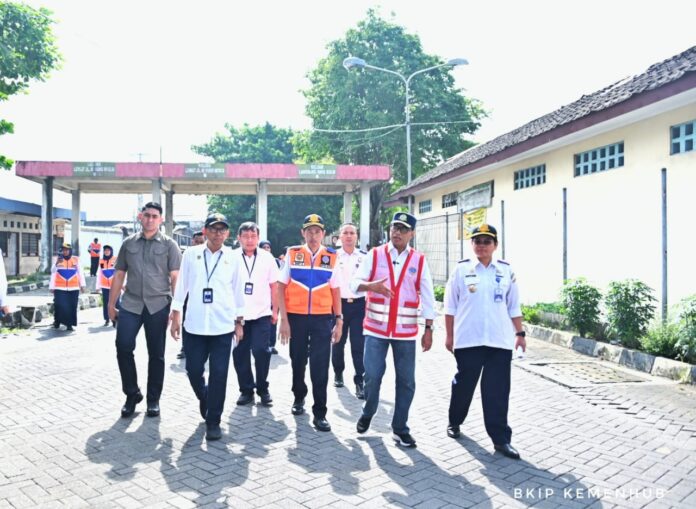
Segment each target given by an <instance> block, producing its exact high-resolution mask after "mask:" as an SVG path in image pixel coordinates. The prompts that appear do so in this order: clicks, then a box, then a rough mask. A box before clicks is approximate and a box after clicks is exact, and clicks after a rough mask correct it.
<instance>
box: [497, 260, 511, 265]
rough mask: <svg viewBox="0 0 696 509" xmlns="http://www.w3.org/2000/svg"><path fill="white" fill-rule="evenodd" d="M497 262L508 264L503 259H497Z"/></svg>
mask: <svg viewBox="0 0 696 509" xmlns="http://www.w3.org/2000/svg"><path fill="white" fill-rule="evenodd" d="M498 263H502V264H503V265H510V264H509V263H508V262H506V261H505V260H501V259H498Z"/></svg>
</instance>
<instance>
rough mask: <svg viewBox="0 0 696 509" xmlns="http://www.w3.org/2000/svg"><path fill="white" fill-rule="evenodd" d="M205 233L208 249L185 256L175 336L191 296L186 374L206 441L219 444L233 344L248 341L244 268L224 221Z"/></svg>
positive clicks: (211, 220)
mask: <svg viewBox="0 0 696 509" xmlns="http://www.w3.org/2000/svg"><path fill="white" fill-rule="evenodd" d="M203 233H204V235H205V236H206V238H207V241H206V243H205V244H202V245H200V246H192V247H189V248H188V249H187V250H186V251H185V252H184V257H183V260H182V262H181V269H180V272H179V278H178V280H177V283H176V289H175V290H174V300H173V301H172V311H173V312H172V324H171V335H172V337H173V338H174V339H176V340H178V339H179V336H180V334H181V311H182V310H183V308H184V302H185V301H186V297H187V296H188V302H187V305H186V318H185V320H184V324H183V334H184V336H185V337H186V341H185V342H184V348H185V349H186V372H187V373H188V377H189V381H190V382H191V387H192V388H193V392H194V393H195V394H196V397H197V398H198V400H199V409H200V412H201V416H202V417H203V418H204V419H205V423H206V428H207V431H206V439H207V440H219V439H220V438H222V431H221V430H220V419H221V416H222V409H223V407H224V405H225V392H226V388H227V372H228V368H229V364H230V351H231V348H232V341H233V338H234V336H236V338H237V341H242V339H243V338H244V331H243V322H244V274H243V272H242V271H243V270H244V268H243V266H242V261H241V259H240V257H239V255H238V254H237V255H235V253H234V252H233V251H232V250H231V249H230V248H229V247H227V246H225V245H224V243H225V240H226V239H227V237H228V236H229V224H228V222H227V219H226V218H225V216H223V215H222V214H212V215H210V216H208V218H207V219H206V221H205V228H204V229H203ZM206 361H208V362H209V366H208V370H209V375H208V384H207V385H206V383H205V377H204V372H205V363H206Z"/></svg>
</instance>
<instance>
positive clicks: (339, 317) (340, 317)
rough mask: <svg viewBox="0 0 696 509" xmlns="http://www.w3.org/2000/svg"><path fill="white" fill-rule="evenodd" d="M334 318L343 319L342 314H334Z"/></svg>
mask: <svg viewBox="0 0 696 509" xmlns="http://www.w3.org/2000/svg"><path fill="white" fill-rule="evenodd" d="M334 318H335V319H336V320H343V315H334Z"/></svg>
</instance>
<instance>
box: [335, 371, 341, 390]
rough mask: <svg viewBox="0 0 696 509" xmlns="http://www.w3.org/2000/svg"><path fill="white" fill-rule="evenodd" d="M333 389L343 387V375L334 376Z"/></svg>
mask: <svg viewBox="0 0 696 509" xmlns="http://www.w3.org/2000/svg"><path fill="white" fill-rule="evenodd" d="M334 387H343V374H340V375H339V374H338V373H336V375H335V376H334Z"/></svg>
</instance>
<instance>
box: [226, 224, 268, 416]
mask: <svg viewBox="0 0 696 509" xmlns="http://www.w3.org/2000/svg"><path fill="white" fill-rule="evenodd" d="M237 240H238V241H239V245H240V248H239V249H237V250H235V252H234V253H235V257H238V258H241V261H242V263H243V267H242V269H243V270H242V278H241V281H242V284H243V286H244V341H242V342H241V343H239V344H238V345H237V347H236V348H235V349H234V352H233V353H232V359H233V361H234V369H235V371H236V372H237V381H238V382H239V392H240V393H241V394H240V395H239V399H238V400H237V404H238V405H249V404H251V403H253V402H254V389H256V393H257V394H258V396H259V398H261V404H262V405H264V406H270V405H271V403H273V398H271V393H270V392H269V390H268V370H269V368H270V366H271V345H270V337H271V325H274V324H275V323H276V322H277V321H278V292H277V290H276V287H277V285H278V266H277V265H276V262H275V259H274V258H273V255H272V254H270V253H268V252H266V251H265V250H263V249H259V248H258V243H259V227H258V225H257V224H256V223H253V222H251V221H248V222H246V223H242V224H241V225H240V226H239V229H238V231H237ZM252 353H253V354H254V369H255V371H256V381H254V373H253V371H252V368H251V354H252Z"/></svg>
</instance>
